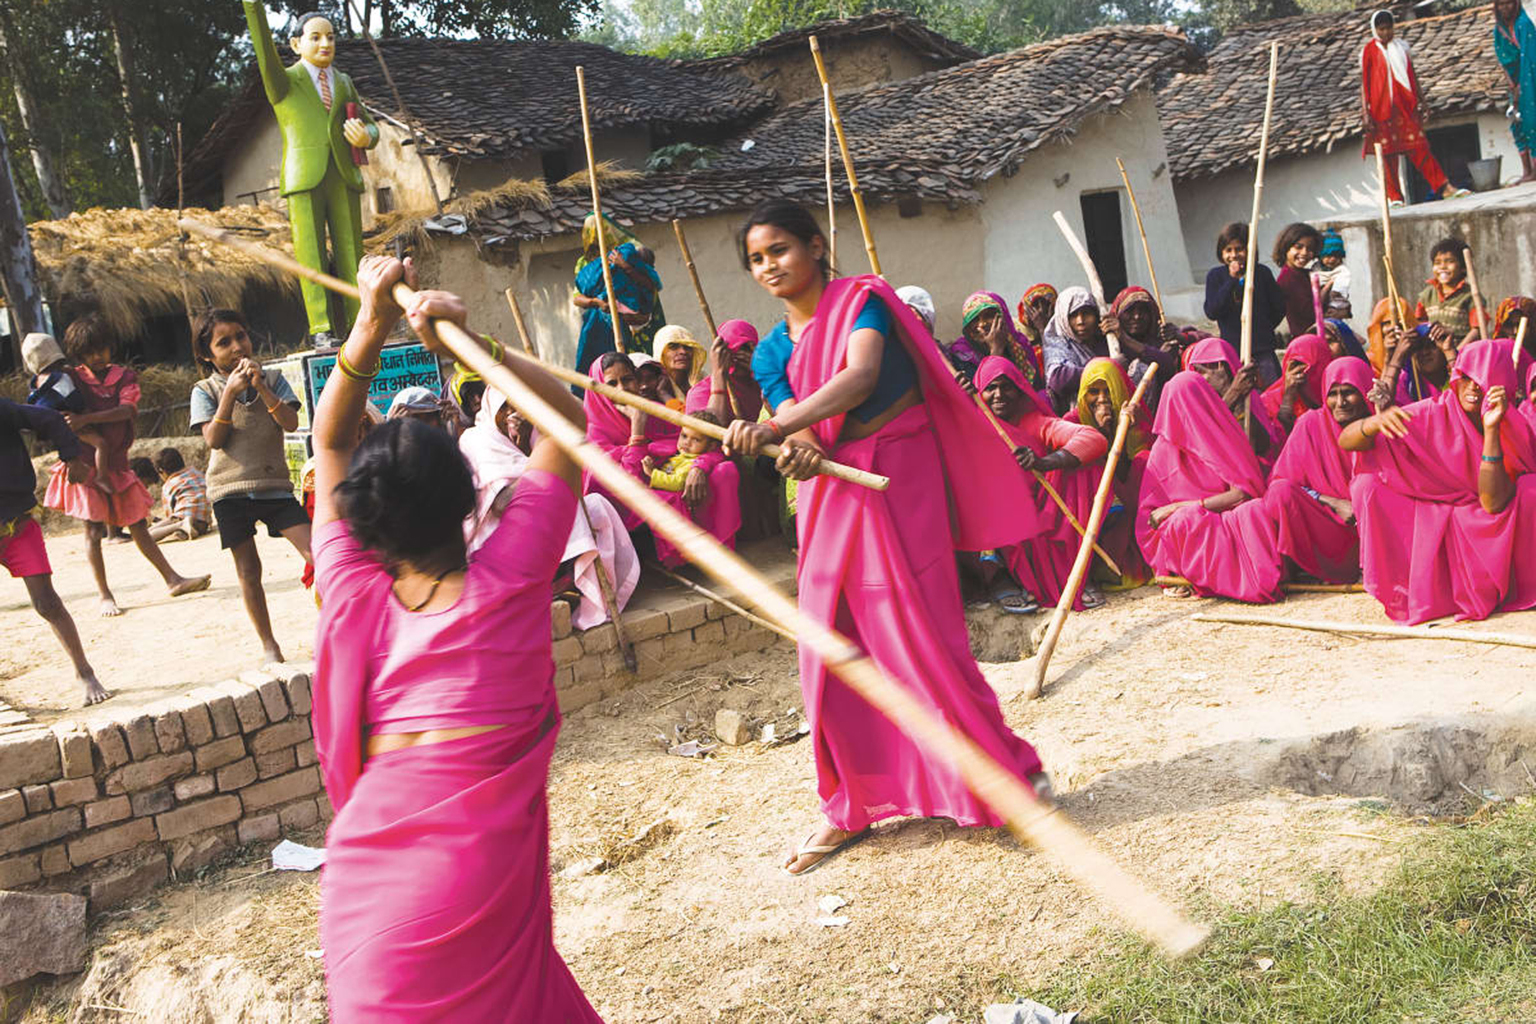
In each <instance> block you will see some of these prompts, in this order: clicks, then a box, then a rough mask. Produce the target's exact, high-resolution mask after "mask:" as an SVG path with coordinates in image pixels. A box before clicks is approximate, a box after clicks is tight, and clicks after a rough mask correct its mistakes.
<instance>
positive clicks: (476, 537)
mask: <svg viewBox="0 0 1536 1024" xmlns="http://www.w3.org/2000/svg"><path fill="white" fill-rule="evenodd" d="M529 426H531V425H529V424H527V421H526V420H522V419H521V417H520V416H518V414H517V410H516V409H515V408H513V406H512V404H511V403H510V402H508V401H507V398H506V396H505V395H503V394H502V393H501V392H500V391H496V390H494V389H492V390H488V391H487V392H486V395H485V401H484V402H482V403H481V405H480V408H479V410H477V412H476V414H475V423H474V425H473V426H472V427H470V428H469V429H468V430H466V431H464V433H462V434H460V435H459V451H460V452H461V453H462V454H463V455H464V460H465V461H466V462H468V463H469V469H470V473H471V474H473V476H474V483H475V511H474V514H473V515H471V516H470V517H469V518H468V519H466V520H465V521H464V544H465V549H466V550H467V551H468V552H469V553H470V555H471V556H473V555H474V553H475V552H476V551H478V550H479V549H480V548H481V547H482V546H483V545H484V544H485V543H486V542H487V541H489V540H490V539H491V537H492V536H494V535H495V533H496V527H497V526H498V525H499V524H500V522H501V516H502V513H504V512H505V511H506V509H507V505H508V504H509V503H510V502H511V500H512V496H513V493H514V489H515V488H516V486H517V482H518V481H519V480H521V479H522V478H523V473H524V472H525V471H526V470H527V469H528V456H529V453H530V452H531V451H532V450H533V444H534V441H535V438H534V437H533V436H532V431H531V429H528V428H529ZM581 502H582V504H583V505H584V506H586V513H585V514H583V513H582V510H581V509H579V508H578V509H577V510H576V515H575V518H574V520H573V521H572V523H571V529H570V535H569V537H567V539H566V542H565V551H564V553H563V554H561V556H560V562H561V564H562V565H564V564H565V563H567V562H569V563H570V571H571V575H572V576H573V577H574V580H575V586H576V590H577V592H578V593H580V594H581V603H580V604H578V605H577V606H576V609H575V611H573V612H572V613H571V625H573V626H574V627H575V628H576V629H592V628H593V627H595V626H600V625H602V624H603V623H604V622H607V621H608V608H607V606H606V605H605V604H604V603H603V590H602V584H601V583H600V582H599V581H598V568H597V562H598V559H602V562H603V565H604V567H605V568H606V569H607V572H608V578H609V580H610V581H611V582H612V584H613V590H614V599H615V601H616V603H617V604H618V607H619V609H620V610H623V608H624V606H625V605H626V604H628V603H629V598H630V595H631V594H633V593H634V592H635V586H636V584H638V583H639V582H640V557H639V556H638V555H636V554H635V546H634V544H633V543H631V541H630V539H629V533H628V532H627V531H626V530H625V527H624V519H623V517H622V516H621V515H619V512H618V510H617V509H615V508H614V507H613V504H612V503H611V502H609V500H608V499H607V498H605V497H603V496H602V495H600V494H587V495H584V496H583V497H582V499H581Z"/></svg>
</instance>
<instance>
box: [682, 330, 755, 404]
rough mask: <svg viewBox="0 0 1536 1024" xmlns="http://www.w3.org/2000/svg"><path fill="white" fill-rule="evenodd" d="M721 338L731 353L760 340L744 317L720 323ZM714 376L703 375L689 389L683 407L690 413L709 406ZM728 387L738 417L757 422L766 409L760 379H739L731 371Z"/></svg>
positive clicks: (727, 379)
mask: <svg viewBox="0 0 1536 1024" xmlns="http://www.w3.org/2000/svg"><path fill="white" fill-rule="evenodd" d="M719 337H720V340H721V341H723V342H725V346H726V348H728V349H730V350H731V351H732V352H735V351H738V350H740V349H741V348H744V347H745V346H747V345H756V344H757V342H758V337H757V328H756V327H753V326H752V325H751V324H750V323H748V322H747V321H745V320H727V321H726V322H725V323H723V324H721V325H720V330H719ZM713 386H714V384H713V379H712V377H711V376H710V375H709V374H707V373H706V374H705V375H704V376H703V377H701V378H700V379H699V380H698V381H697V382H696V383H695V384H694V385H693V387H691V388H689V389H688V398H687V400H686V402H685V403H684V408H685V409H686V411H688V412H697V411H698V410H700V409H707V408H708V407H709V399H710V393H711V389H712V388H713ZM725 386H726V387H728V388H730V389H731V397H732V398H734V399H735V400H736V401H735V407H736V416H737V418H738V419H743V420H747V421H748V422H756V421H757V417H758V414H759V413H761V412H762V410H763V392H762V390H761V389H760V388H758V386H757V380H756V379H755V378H754V377H752V376H750V375H749V376H748V377H747V379H746V380H739V379H737V378H736V377H734V376H732V375H731V374H729V373H728V374H726V377H725Z"/></svg>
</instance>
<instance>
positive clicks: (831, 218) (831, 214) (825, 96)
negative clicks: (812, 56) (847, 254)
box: [821, 82, 837, 274]
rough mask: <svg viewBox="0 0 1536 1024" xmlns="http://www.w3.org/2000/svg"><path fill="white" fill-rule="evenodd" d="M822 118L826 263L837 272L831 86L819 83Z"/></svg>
mask: <svg viewBox="0 0 1536 1024" xmlns="http://www.w3.org/2000/svg"><path fill="white" fill-rule="evenodd" d="M821 105H822V119H823V120H824V121H825V128H826V132H825V135H826V154H827V156H826V163H827V265H828V266H829V267H831V268H832V273H834V274H835V273H837V207H836V205H834V204H833V202H832V86H831V84H830V83H828V82H822V83H821Z"/></svg>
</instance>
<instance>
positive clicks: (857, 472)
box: [180, 217, 891, 491]
mask: <svg viewBox="0 0 1536 1024" xmlns="http://www.w3.org/2000/svg"><path fill="white" fill-rule="evenodd" d="M180 224H181V226H182V227H184V228H186V229H187V230H188V231H191V232H192V233H193V234H197V235H201V236H203V237H204V238H210V239H212V240H214V241H215V242H220V243H222V244H224V245H227V246H229V247H230V248H231V249H238V250H239V251H240V252H243V253H245V254H246V255H247V256H249V257H251V258H252V259H256V260H260V261H261V262H263V263H267V264H269V265H271V266H274V267H278V268H280V269H282V270H285V271H287V272H288V273H290V274H292V275H293V276H295V277H302V278H304V279H306V280H309V281H313V282H315V283H316V284H318V285H320V286H321V287H322V288H329V289H330V290H331V291H333V292H336V293H337V294H339V295H346V296H348V297H350V298H354V299H355V298H357V297H358V292H357V286H356V285H352V284H348V283H347V282H346V281H343V280H341V279H340V278H336V277H332V276H331V275H330V274H324V273H321V272H320V271H318V270H312V269H310V268H309V267H306V266H305V265H304V264H302V263H300V262H299V261H298V260H295V259H294V258H293V257H291V256H289V255H287V254H286V253H282V252H279V251H277V250H276V249H271V248H268V247H267V246H264V245H258V244H256V243H254V242H248V241H246V240H245V239H243V238H239V237H236V236H235V235H234V234H232V233H231V232H228V231H225V230H224V229H223V228H219V227H215V226H213V225H211V224H204V223H203V222H202V221H198V220H193V219H191V218H190V217H188V218H183V219H182V220H181V222H180ZM507 354H508V355H509V356H511V357H512V358H514V359H520V360H522V361H524V362H528V363H533V364H534V365H536V366H538V367H539V368H540V369H542V370H543V371H544V372H545V373H547V374H549V375H550V376H552V377H558V378H559V379H560V380H563V381H565V382H566V383H567V384H574V385H576V386H577V387H579V388H584V389H585V390H587V391H593V392H596V393H597V394H599V395H602V396H603V397H604V398H606V399H608V400H609V401H611V402H614V403H616V404H618V405H629V406H634V407H635V408H637V409H644V410H645V412H646V414H647V415H650V416H655V417H656V418H657V419H660V420H666V421H667V422H668V423H671V424H674V425H676V426H679V427H687V428H688V429H690V430H695V431H698V432H699V433H701V434H704V435H705V436H707V437H712V438H714V439H715V440H716V441H722V440H724V439H725V428H724V427H717V426H715V425H714V424H713V423H707V422H705V421H704V420H701V419H697V418H695V417H693V416H689V415H687V414H686V413H681V412H678V411H677V410H676V409H670V408H668V407H667V406H665V405H662V404H660V403H659V402H653V401H651V400H650V399H648V398H643V397H641V396H640V395H632V394H630V393H629V392H628V391H624V390H622V389H621V388H616V387H613V386H611V385H609V384H605V383H603V382H602V381H596V380H593V379H592V378H591V377H589V376H587V375H586V374H584V373H577V372H576V371H575V370H571V369H567V368H566V367H564V366H556V365H555V364H553V363H546V362H544V361H543V360H541V359H539V358H537V357H535V356H531V355H528V354H527V353H524V352H518V351H517V350H515V349H510V348H509V349H507ZM781 450H782V449H781V448H780V447H779V446H778V445H776V444H774V445H764V446H763V448H762V453H763V454H764V455H767V456H769V457H770V458H777V457H778V454H779V452H780V451H781ZM820 473H821V475H822V476H831V477H836V478H837V479H839V480H846V481H848V482H849V483H851V484H858V485H859V486H861V487H868V488H870V489H871V490H875V491H883V490H885V489H886V488H887V487H889V486H890V485H891V481H890V478H888V477H883V476H881V475H880V474H878V473H871V472H869V471H867V470H863V469H855V468H853V467H852V466H844V465H843V464H841V463H838V462H828V461H823V462H822V464H821V470H820Z"/></svg>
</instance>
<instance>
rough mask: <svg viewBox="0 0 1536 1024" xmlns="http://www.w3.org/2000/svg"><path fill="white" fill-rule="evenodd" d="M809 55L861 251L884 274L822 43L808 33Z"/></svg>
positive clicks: (874, 270)
mask: <svg viewBox="0 0 1536 1024" xmlns="http://www.w3.org/2000/svg"><path fill="white" fill-rule="evenodd" d="M811 57H812V58H813V59H814V60H815V61H816V75H817V77H818V78H820V79H821V93H822V97H823V98H824V99H825V101H826V107H827V116H828V117H830V118H831V119H832V129H833V131H835V132H836V133H837V148H838V150H839V151H840V152H841V153H842V154H843V170H844V172H846V173H847V175H848V191H849V192H850V193H851V194H852V195H853V209H854V212H855V213H857V214H858V215H859V230H860V231H862V232H863V233H864V252H865V254H866V255H868V256H869V269H870V271H871V272H872V273H874V274H875V276H877V277H884V276H885V273H884V272H883V271H882V270H881V269H880V254H879V253H878V252H876V251H875V236H874V233H873V232H871V231H870V230H869V214H868V213H866V212H865V210H864V191H863V189H861V188H859V176H858V174H856V173H855V172H854V169H853V154H852V153H850V152H849V151H848V135H847V133H846V132H844V131H843V119H842V117H841V115H839V114H838V112H837V96H836V95H834V94H833V92H832V80H831V79H829V78H828V77H827V66H826V64H824V63H822V60H821V44H820V43H819V42H817V41H816V37H815V36H811Z"/></svg>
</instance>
